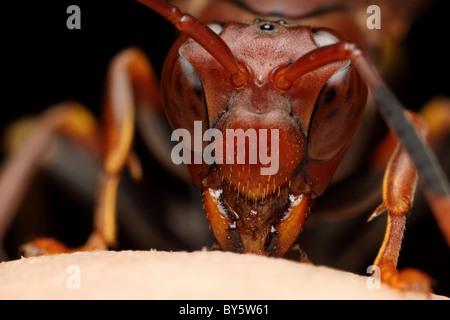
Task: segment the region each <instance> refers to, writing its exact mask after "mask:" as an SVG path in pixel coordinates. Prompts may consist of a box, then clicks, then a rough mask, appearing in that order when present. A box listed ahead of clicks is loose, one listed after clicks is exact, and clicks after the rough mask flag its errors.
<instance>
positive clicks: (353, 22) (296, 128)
mask: <svg viewBox="0 0 450 320" xmlns="http://www.w3.org/2000/svg"><path fill="white" fill-rule="evenodd" d="M139 2H141V3H143V4H144V5H146V6H148V7H149V8H151V9H152V10H154V11H155V12H157V13H158V14H159V15H161V16H163V17H164V18H166V19H167V20H169V21H170V22H171V23H172V24H173V25H174V26H175V27H176V28H177V29H179V30H180V31H181V33H182V36H181V37H180V38H179V39H178V40H177V41H176V42H175V44H174V45H173V47H172V48H171V50H170V51H169V52H168V54H167V57H166V59H165V63H164V67H163V68H162V76H161V79H160V83H161V85H159V83H158V82H159V81H158V78H157V77H156V75H155V72H154V71H153V67H152V65H151V64H150V63H149V61H148V59H147V58H146V56H145V54H143V52H142V51H141V50H138V49H129V50H126V51H124V52H122V53H120V54H119V55H118V56H116V57H115V58H114V60H113V61H112V63H111V66H110V68H109V73H108V81H107V86H106V93H105V97H104V103H103V108H102V127H101V128H100V129H97V128H96V125H95V124H93V123H94V122H95V121H91V120H90V119H87V118H89V117H88V116H86V114H85V113H84V111H83V108H80V107H79V105H77V104H71V103H69V104H64V105H60V106H57V107H54V108H51V109H50V110H49V111H48V112H47V113H46V114H45V115H44V116H43V118H42V120H41V121H40V122H39V125H38V126H36V127H35V128H34V129H33V130H34V131H33V133H32V134H31V137H34V140H31V139H30V140H28V141H27V142H28V146H27V145H26V144H25V145H24V147H22V148H21V150H22V154H19V153H18V155H16V157H17V158H15V159H14V161H11V162H10V163H11V165H10V167H8V165H7V166H5V168H6V169H5V170H4V176H3V177H2V179H1V180H0V181H3V182H5V181H6V182H8V183H9V182H10V181H11V180H12V179H13V176H15V178H16V180H17V181H23V180H25V178H26V177H28V176H30V175H31V174H32V171H33V170H35V169H36V167H35V166H34V165H33V164H32V163H34V162H36V161H35V160H36V159H37V158H38V157H39V155H40V152H41V150H42V149H43V148H44V147H43V145H39V144H37V143H36V141H39V142H41V144H44V142H46V141H47V140H48V138H47V137H50V136H52V135H53V134H54V133H55V132H63V133H64V134H66V135H67V136H70V137H72V138H73V139H74V140H76V141H77V142H78V144H80V145H82V146H83V147H84V148H85V149H89V150H101V153H100V154H99V155H98V156H99V158H100V159H101V174H100V178H99V184H98V190H97V194H98V197H97V202H96V209H95V221H94V232H93V233H92V235H91V236H90V238H89V240H88V242H87V244H86V245H84V246H83V247H81V248H78V249H81V250H89V249H93V248H102V249H104V248H107V247H108V246H111V245H113V244H114V243H115V241H116V225H115V211H116V210H115V201H116V197H117V191H118V187H119V178H120V176H121V172H122V170H123V168H124V167H125V166H128V167H129V168H130V169H131V172H132V174H133V175H134V176H135V177H139V176H140V175H141V172H140V171H141V170H140V164H139V162H138V160H137V157H136V154H135V153H134V152H133V150H132V141H133V138H134V122H135V119H136V118H137V119H138V122H139V124H140V126H141V127H143V128H144V129H143V131H146V132H147V134H146V136H149V137H150V138H149V140H153V142H152V141H150V142H149V145H150V146H151V148H153V149H159V150H160V154H165V155H166V159H168V158H167V156H168V155H170V154H172V155H173V148H172V145H171V144H169V143H167V144H166V145H162V146H161V145H160V146H158V145H157V142H155V140H156V139H155V138H152V136H153V137H155V136H159V135H158V130H159V129H158V125H157V124H156V122H155V118H156V116H155V115H156V114H160V113H165V115H166V116H167V119H168V122H169V123H170V126H171V128H172V129H173V130H174V132H176V131H177V130H183V131H181V132H183V133H184V135H183V142H185V143H184V145H183V148H182V153H183V159H186V163H187V169H188V172H186V171H183V169H177V168H175V167H174V166H173V165H172V164H170V160H168V162H169V165H168V166H169V167H170V169H169V170H174V171H177V170H178V171H180V172H179V174H180V175H183V176H188V177H189V178H190V179H191V181H192V183H193V185H194V186H195V187H196V188H197V189H199V190H200V191H201V198H202V202H203V207H204V211H205V213H206V218H207V221H208V223H209V226H210V228H211V230H212V233H213V234H214V237H215V239H216V240H217V242H218V245H219V246H220V248H221V249H223V250H227V251H233V252H239V253H255V254H260V255H268V256H284V255H285V254H286V253H287V252H288V251H289V250H290V249H291V248H292V247H293V246H294V244H295V242H296V240H297V239H298V237H299V234H300V233H301V231H302V230H303V227H304V225H305V223H306V221H307V219H308V218H309V216H310V214H311V212H312V211H313V210H314V207H315V204H316V203H320V201H321V199H322V196H323V195H324V194H325V191H326V190H327V189H328V187H329V186H330V184H332V181H333V179H337V178H336V175H339V174H342V175H344V174H345V172H344V173H342V172H339V170H342V171H345V170H343V169H341V168H343V167H351V166H352V162H351V161H349V160H348V158H346V156H347V155H348V153H349V152H350V154H351V152H352V149H351V147H352V146H353V141H354V138H355V136H357V132H358V131H359V129H360V124H361V122H362V121H363V118H364V116H365V110H366V105H367V101H368V93H369V92H370V94H371V96H372V97H373V98H374V100H376V102H377V103H376V104H377V106H378V108H379V111H380V113H381V115H382V117H383V118H384V119H385V121H386V122H387V124H388V127H389V128H390V130H391V132H392V133H391V134H390V136H389V137H388V139H387V140H386V142H384V144H383V145H382V146H381V147H380V149H379V152H378V154H380V153H382V152H383V153H385V154H388V155H389V156H387V157H385V159H384V160H383V161H384V162H386V163H387V169H386V171H385V174H384V180H383V186H382V200H381V204H380V205H379V206H378V207H377V208H376V209H375V210H374V212H373V214H372V215H371V216H370V219H373V218H374V217H376V216H378V215H380V214H381V213H383V212H385V211H387V212H388V214H387V215H388V223H387V228H386V231H385V237H384V240H383V242H382V245H381V248H380V250H379V253H378V255H377V257H376V259H375V262H374V265H376V266H378V267H380V269H381V274H382V280H383V281H385V282H387V283H389V284H390V285H392V286H393V287H396V288H399V289H417V290H421V291H429V290H430V289H429V286H430V284H429V283H430V280H429V278H428V276H426V275H425V274H423V273H421V272H419V271H417V270H414V269H405V270H401V271H398V270H397V268H396V266H397V261H398V255H399V251H400V247H401V241H402V237H403V231H404V229H405V224H406V216H407V214H408V213H409V211H410V209H411V206H412V202H413V195H414V193H415V188H416V183H417V176H418V175H419V176H420V177H421V178H422V181H423V185H424V190H425V192H424V193H425V196H426V199H427V200H428V202H429V204H430V206H431V207H432V210H433V212H434V213H435V216H436V217H437V220H438V221H440V225H441V226H442V228H443V231H444V234H448V233H449V232H448V228H447V227H446V226H448V218H446V216H447V212H448V211H449V207H450V204H449V203H450V200H449V199H450V197H449V190H448V182H447V180H446V178H445V174H444V173H443V172H442V170H441V168H440V166H439V164H438V162H437V160H436V159H435V156H434V154H433V152H431V151H430V148H429V147H428V146H427V144H426V142H425V140H426V139H427V128H426V125H425V123H424V121H423V120H422V119H421V117H420V116H418V115H417V114H415V113H413V112H407V111H405V109H404V107H403V106H402V104H401V103H400V102H399V100H398V99H397V98H396V97H395V96H394V95H393V94H392V93H391V90H390V89H389V88H388V86H387V85H386V84H385V81H384V80H383V79H382V77H381V76H380V75H379V73H378V72H377V70H376V68H374V66H373V64H372V62H371V61H372V60H371V57H370V56H369V54H371V55H373V56H375V58H377V57H379V55H380V51H381V45H380V42H381V40H380V39H379V37H377V36H368V35H369V34H370V33H368V32H366V31H365V30H364V27H361V23H360V21H359V20H358V14H357V13H358V12H360V11H358V10H361V8H362V7H363V6H361V4H360V5H357V4H355V3H353V2H352V1H322V2H317V3H315V2H314V3H310V2H309V3H307V2H306V1H304V2H303V1H300V2H298V1H297V2H289V1H282V2H267V3H260V2H259V3H258V2H256V1H212V2H209V1H207V2H205V3H203V4H197V3H196V2H189V3H184V2H179V3H178V4H179V5H180V6H181V7H183V6H184V7H185V10H189V11H191V12H193V15H194V16H197V17H198V18H199V20H197V19H196V18H194V17H193V15H190V14H185V13H183V12H182V11H181V10H179V9H178V8H177V7H175V6H173V5H172V4H169V3H168V2H165V1H150V0H142V1H139ZM399 3H400V2H399ZM399 3H397V2H396V3H395V5H392V7H389V9H386V7H383V6H381V10H382V12H383V10H384V9H386V12H390V13H391V14H392V13H393V12H395V9H396V8H397V9H399V8H401V5H399ZM418 3H419V2H417V3H415V2H414V5H411V6H412V7H413V8H415V9H417V8H418ZM364 4H365V3H364ZM396 6H397V7H396ZM403 9H404V10H406V12H407V13H410V12H412V9H411V11H409V10H408V9H407V8H406V7H405V8H403ZM201 21H219V22H223V23H210V24H205V23H203V22H201ZM387 21H389V20H387ZM382 24H385V25H386V27H387V28H388V30H389V32H392V34H394V35H395V36H400V34H402V33H403V32H405V31H404V30H402V29H401V28H400V27H399V26H398V25H397V26H395V25H393V24H389V23H388V22H383V21H382ZM405 25H406V23H405ZM391 29H392V30H391ZM159 88H161V89H159ZM159 90H160V91H159ZM196 122H197V123H198V122H200V123H201V126H199V127H197V126H196ZM87 123H91V124H92V125H86V124H87ZM149 127H151V129H152V130H153V132H150V130H149ZM145 128H147V129H145ZM198 128H200V129H198ZM208 129H215V131H214V132H215V133H220V134H215V135H213V137H207V139H208V140H209V141H212V140H213V139H214V144H213V145H212V148H211V146H208V145H206V144H205V143H204V142H205V141H204V140H205V139H204V138H205V136H204V134H205V132H206V131H207V130H208ZM252 129H253V130H255V131H256V132H261V131H262V130H265V129H270V130H274V132H276V135H275V136H272V135H271V136H270V138H269V137H268V136H267V135H266V136H265V137H262V136H258V138H259V139H257V142H256V143H255V141H253V140H254V139H252V136H251V134H250V133H249V132H250V130H252ZM230 130H241V132H243V134H244V137H243V139H241V140H239V138H238V137H236V136H235V137H232V138H231V139H228V137H229V133H230ZM178 132H180V131H178ZM196 133H197V134H198V133H200V135H201V136H202V137H203V139H201V140H200V141H194V142H193V143H186V140H188V139H186V137H188V136H195V135H196ZM358 133H359V132H358ZM172 138H173V139H172V140H177V139H178V138H179V137H178V138H177V137H175V138H174V136H173V135H172ZM194 140H195V139H194ZM239 141H241V142H242V143H239ZM178 142H180V139H178ZM197 142H198V143H197ZM247 142H248V143H247ZM275 142H276V143H275ZM246 143H247V144H246ZM274 143H275V144H274ZM255 145H257V146H259V147H260V148H261V147H265V148H266V150H265V151H266V155H269V154H270V155H271V156H272V157H276V159H277V160H278V161H277V163H278V165H277V170H276V172H275V173H270V174H263V170H262V169H264V168H266V165H267V163H261V162H259V163H258V161H252V159H250V157H249V155H250V154H251V153H250V150H251V149H252V148H254V147H255ZM219 146H226V147H228V148H226V150H228V149H230V147H231V149H232V150H236V152H232V153H231V155H228V154H227V156H228V157H225V160H229V161H212V162H210V163H207V162H205V161H202V159H199V155H203V156H204V155H205V152H206V150H208V151H209V152H210V155H213V154H214V156H212V157H213V158H214V159H217V158H216V156H217V153H218V152H219V153H220V151H221V150H222V152H223V150H224V149H220V148H219ZM269 146H270V147H269ZM213 150H214V151H213ZM95 152H96V151H92V153H95ZM239 152H241V153H239ZM259 155H260V157H259V158H260V159H259V160H261V153H260V154H259ZM240 156H241V157H240ZM200 158H201V157H200ZM386 158H387V159H386ZM20 159H22V160H20ZM172 159H173V157H172ZM383 161H381V162H383ZM172 162H173V161H172ZM343 163H344V165H343ZM14 166H17V167H18V168H14ZM338 166H339V169H338ZM23 168H25V169H23ZM27 170H28V171H27ZM8 174H9V175H10V176H8ZM417 174H418V175H417ZM19 175H23V177H21V176H19ZM6 182H5V183H6ZM16 184H17V185H18V184H19V183H16ZM5 188H6V187H5ZM10 190H12V191H14V192H16V193H15V194H18V192H19V191H20V190H19V187H17V188H10ZM21 190H23V188H22V189H21ZM324 196H325V195H324ZM5 198H6V196H5ZM5 201H7V200H5ZM0 207H3V208H7V207H8V205H7V204H6V203H5V204H4V205H3V206H0ZM4 210H5V211H6V210H10V209H9V208H7V209H4ZM4 215H6V214H4ZM446 221H447V222H446ZM297 248H299V247H297ZM28 250H30V251H33V250H37V251H38V252H42V253H53V252H60V251H70V250H71V249H69V248H67V247H65V246H64V245H62V244H61V243H59V242H57V241H55V240H51V239H37V240H35V241H34V242H33V243H31V244H29V245H28ZM299 252H300V259H302V260H304V261H307V260H308V258H307V257H306V254H305V253H304V251H303V250H301V249H299Z"/></svg>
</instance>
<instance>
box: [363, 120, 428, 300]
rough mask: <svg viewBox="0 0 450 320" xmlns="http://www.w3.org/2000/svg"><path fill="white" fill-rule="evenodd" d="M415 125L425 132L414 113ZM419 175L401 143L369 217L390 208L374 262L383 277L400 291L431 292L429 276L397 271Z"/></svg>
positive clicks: (387, 170)
mask: <svg viewBox="0 0 450 320" xmlns="http://www.w3.org/2000/svg"><path fill="white" fill-rule="evenodd" d="M411 117H412V118H413V121H414V124H415V125H416V127H417V128H418V129H419V131H420V132H421V133H422V134H424V132H425V130H424V127H423V125H422V124H421V122H420V120H419V118H418V117H417V116H415V115H413V114H411ZM416 182H417V174H416V170H415V168H414V164H413V163H412V161H411V159H410V157H409V155H408V154H407V153H406V151H405V150H404V149H403V147H402V146H401V145H398V146H397V147H396V149H395V151H394V154H393V155H392V157H391V159H390V161H389V163H388V167H387V169H386V172H385V175H384V180H383V202H382V204H381V205H380V206H379V207H378V208H377V209H376V210H375V211H374V213H373V214H372V216H371V217H370V218H369V220H370V219H373V218H374V217H376V216H378V215H379V214H381V213H382V212H384V211H386V210H387V211H388V219H387V228H386V233H385V237H384V240H383V243H382V245H381V248H380V250H379V252H378V255H377V257H376V259H375V262H374V265H376V266H379V267H380V271H381V280H382V281H383V282H384V283H387V284H389V285H390V286H391V287H394V288H396V289H399V290H414V291H421V292H426V293H429V292H431V289H430V278H429V277H428V276H427V275H425V274H423V273H422V272H420V271H418V270H414V269H404V270H401V271H398V270H397V261H398V256H399V253H400V248H401V243H402V238H403V232H404V229H405V224H406V216H407V214H408V213H409V211H410V209H411V206H412V202H413V196H414V191H415V188H416Z"/></svg>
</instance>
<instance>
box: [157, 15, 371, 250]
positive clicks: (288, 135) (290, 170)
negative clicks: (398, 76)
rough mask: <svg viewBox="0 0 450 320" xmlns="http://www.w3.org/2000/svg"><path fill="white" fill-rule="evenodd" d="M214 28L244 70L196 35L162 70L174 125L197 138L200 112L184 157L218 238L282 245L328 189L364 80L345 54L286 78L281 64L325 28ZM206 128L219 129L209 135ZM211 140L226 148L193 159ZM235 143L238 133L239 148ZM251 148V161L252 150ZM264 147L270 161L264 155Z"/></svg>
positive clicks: (355, 120)
mask: <svg viewBox="0 0 450 320" xmlns="http://www.w3.org/2000/svg"><path fill="white" fill-rule="evenodd" d="M210 28H212V29H213V30H214V32H216V33H217V34H218V35H219V36H220V37H221V39H222V40H223V41H224V42H225V43H226V44H227V46H228V47H229V49H230V50H231V52H232V54H233V56H234V57H235V58H236V60H237V61H238V63H239V67H240V68H241V69H240V70H241V71H239V72H240V73H242V74H241V75H239V73H238V74H237V76H235V77H234V78H233V77H232V76H230V74H229V73H228V72H227V70H226V69H225V68H224V67H223V66H222V65H221V64H220V63H219V62H218V61H217V60H216V58H215V57H213V56H212V55H211V54H209V53H208V52H207V51H206V50H205V49H204V48H203V47H202V46H201V45H199V44H198V43H197V42H196V41H194V40H192V39H181V40H180V42H179V43H178V45H175V46H174V47H173V49H172V51H171V53H170V54H169V56H168V59H167V60H166V63H165V67H164V71H163V78H162V82H163V83H165V84H169V85H166V86H165V87H163V91H162V92H163V100H164V102H165V108H166V112H167V115H168V118H169V121H170V123H171V125H172V126H173V128H174V129H178V128H183V129H187V130H188V131H189V132H190V134H191V136H192V137H194V139H198V137H195V136H196V134H197V135H198V133H197V132H196V128H195V126H194V124H195V121H201V122H202V126H201V130H202V131H201V132H200V134H201V137H202V138H201V140H202V142H201V144H197V149H196V146H191V149H190V151H191V152H192V159H191V160H192V161H190V162H191V163H190V164H188V166H189V169H190V172H191V177H192V180H193V182H194V184H195V185H196V186H197V187H198V188H200V189H201V190H203V197H204V206H205V210H206V214H207V217H208V220H209V222H210V224H211V228H212V230H213V232H214V234H215V236H216V239H217V240H218V242H219V243H220V245H221V246H222V247H223V248H224V249H225V250H231V251H237V252H253V253H258V254H267V255H268V254H273V255H283V254H284V253H285V252H286V250H287V249H288V248H289V247H290V246H291V245H292V242H293V241H294V240H295V238H296V237H297V235H298V233H299V232H300V229H301V226H302V225H303V222H304V220H305V218H306V216H307V213H308V211H309V199H310V198H315V197H317V196H319V195H320V194H321V193H322V192H323V191H324V190H325V188H326V187H327V185H328V183H329V182H330V179H331V177H332V175H333V173H334V170H335V169H336V167H337V165H338V163H339V161H340V159H341V158H342V156H343V154H344V152H345V150H346V149H347V147H348V146H349V144H350V142H351V140H352V137H353V135H354V133H355V131H356V129H357V127H358V124H359V120H360V118H361V115H362V110H363V109H364V105H365V100H366V90H367V89H366V87H365V86H364V85H362V83H361V81H360V79H359V77H358V75H357V73H356V72H355V70H354V68H353V67H352V65H351V64H350V62H349V61H343V62H336V63H331V64H328V65H326V66H322V67H320V68H317V69H316V70H314V71H312V72H309V73H308V74H306V75H304V76H302V77H300V78H298V79H295V80H294V81H293V82H292V83H290V84H289V85H288V86H287V85H286V83H285V81H286V80H285V79H284V78H283V70H285V68H286V67H288V66H289V65H290V64H292V63H293V62H294V61H296V60H298V59H299V58H300V57H302V56H304V55H305V54H306V53H308V52H310V51H313V50H315V49H316V48H318V47H321V46H324V45H327V44H331V43H335V42H338V41H339V38H338V36H337V35H336V34H334V33H332V32H330V31H327V30H325V29H318V30H316V29H312V28H309V27H299V26H291V25H287V24H286V23H285V22H284V21H282V20H280V21H262V20H255V21H253V22H251V23H228V24H226V25H224V26H220V25H216V24H214V25H210ZM211 128H214V129H216V130H217V131H216V132H217V133H220V135H219V134H218V135H216V136H215V137H214V141H213V139H211V140H209V139H208V140H206V141H205V139H203V137H204V134H205V132H206V131H207V130H208V129H211ZM197 129H198V127H197ZM238 130H241V131H239V132H240V133H241V134H242V136H241V138H242V139H241V140H239V137H238V135H237V134H236V132H237V131H238ZM263 130H265V131H263ZM233 134H234V135H233ZM230 136H231V138H230ZM216 140H220V141H216ZM275 140H276V141H275ZM209 141H211V142H215V143H216V146H218V149H220V150H219V152H222V155H223V157H222V158H216V160H217V161H215V162H214V163H212V164H207V163H205V161H201V163H199V162H197V163H195V161H194V157H195V153H197V154H202V153H203V155H204V152H205V149H206V148H208V145H209ZM239 143H244V146H243V147H242V149H241V151H243V153H242V154H240V153H239V150H238V149H239V148H240V147H241V146H239ZM219 147H220V148H219ZM230 150H232V151H231V153H230ZM255 150H256V154H257V156H256V157H255V158H256V162H255V158H254V159H253V161H252V159H251V155H252V151H255ZM216 152H217V150H216ZM240 156H241V159H239V157H240ZM264 157H266V158H265V159H267V158H269V159H270V160H272V161H271V162H270V163H267V161H266V163H263V161H261V160H262V159H263V158H264ZM239 160H240V161H239ZM263 168H265V169H267V170H266V172H269V174H264V171H263V170H262V169H263ZM269 169H271V170H269Z"/></svg>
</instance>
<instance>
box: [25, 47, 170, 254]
mask: <svg viewBox="0 0 450 320" xmlns="http://www.w3.org/2000/svg"><path fill="white" fill-rule="evenodd" d="M161 110H162V109H161V103H160V96H159V85H158V83H157V80H156V77H155V76H154V73H153V70H152V68H151V65H150V64H149V62H148V60H147V58H146V57H145V55H144V54H143V53H142V52H141V51H140V50H137V49H128V50H125V51H123V52H121V53H120V54H118V55H117V56H116V57H115V58H114V60H113V61H112V63H111V65H110V68H109V73H108V82H107V87H106V94H105V99H104V105H103V114H102V127H101V130H100V139H99V141H98V142H99V144H100V145H101V147H102V155H101V159H102V160H101V161H102V163H101V166H102V172H101V174H100V178H99V184H98V191H97V205H96V208H95V212H94V228H93V232H92V234H91V236H90V237H89V239H88V240H87V242H86V244H84V245H83V246H81V247H79V248H67V247H66V246H65V245H63V244H61V243H60V242H58V241H57V240H55V239H48V238H38V239H36V240H34V241H32V242H30V243H28V244H26V245H25V246H23V250H24V254H25V255H28V256H29V255H41V254H54V253H61V252H73V251H86V250H96V249H97V250H98V249H100V250H103V249H107V248H108V247H111V246H114V245H115V244H116V195H117V189H118V186H119V180H120V175H121V173H122V170H123V168H124V166H128V167H129V168H130V171H131V174H132V175H133V177H135V178H139V177H140V175H141V171H140V164H139V162H138V160H137V157H135V155H134V153H133V152H132V150H131V146H132V141H133V135H134V127H135V118H136V116H135V113H136V111H139V113H140V114H141V115H146V117H145V118H146V119H149V118H151V115H152V114H157V113H158V112H160V111H161ZM55 133H56V132H53V134H55ZM74 134H75V135H76V132H75V133H74Z"/></svg>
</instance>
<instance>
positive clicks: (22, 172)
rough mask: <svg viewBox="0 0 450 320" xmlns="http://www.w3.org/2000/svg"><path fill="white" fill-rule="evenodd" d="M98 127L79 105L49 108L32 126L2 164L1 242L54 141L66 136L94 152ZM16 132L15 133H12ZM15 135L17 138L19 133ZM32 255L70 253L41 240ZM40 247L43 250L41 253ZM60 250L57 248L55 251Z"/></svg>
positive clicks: (0, 199)
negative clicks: (60, 136)
mask: <svg viewBox="0 0 450 320" xmlns="http://www.w3.org/2000/svg"><path fill="white" fill-rule="evenodd" d="M97 129H98V128H97V125H96V121H95V118H94V116H93V115H91V114H90V113H89V112H88V111H87V109H86V108H84V107H83V106H82V105H80V104H78V103H71V102H67V103H61V104H58V105H55V106H53V107H50V108H49V109H48V110H47V111H45V112H44V113H43V114H42V115H41V116H40V117H39V118H38V119H37V121H35V123H34V124H33V125H32V128H31V129H30V131H29V133H28V134H27V135H26V138H25V140H24V141H23V142H22V143H20V146H18V147H14V149H15V150H12V151H11V153H10V155H9V156H8V158H7V159H6V160H5V162H4V163H3V164H2V169H1V173H0V241H2V240H3V236H4V235H5V232H6V231H7V228H8V227H9V225H10V223H11V221H12V220H13V217H14V214H15V212H16V211H17V209H18V207H19V206H20V204H21V202H22V200H23V198H24V196H25V194H26V192H27V190H28V188H29V186H30V183H31V181H32V180H33V177H34V176H35V175H36V173H37V172H38V171H39V169H40V167H41V165H42V163H43V160H44V158H45V154H46V151H47V150H48V149H49V147H50V145H51V143H52V141H53V138H54V137H55V135H57V134H63V135H65V136H69V137H71V139H72V140H73V141H74V142H76V143H77V144H79V145H81V146H82V147H83V148H85V149H87V150H89V151H91V152H95V151H94V150H95V149H96V141H97V140H98V139H97V134H98V132H97ZM13 131H14V130H13ZM12 135H17V132H16V133H15V134H14V133H12ZM28 248H29V249H30V250H32V253H33V254H37V253H41V254H42V253H45V252H53V251H67V250H68V249H67V248H66V247H65V246H64V245H61V244H59V243H57V242H56V241H55V240H52V239H41V241H40V245H39V246H36V247H34V248H33V245H32V244H30V246H29V247H28ZM39 248H44V249H43V250H40V249H39ZM56 248H57V249H56Z"/></svg>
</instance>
